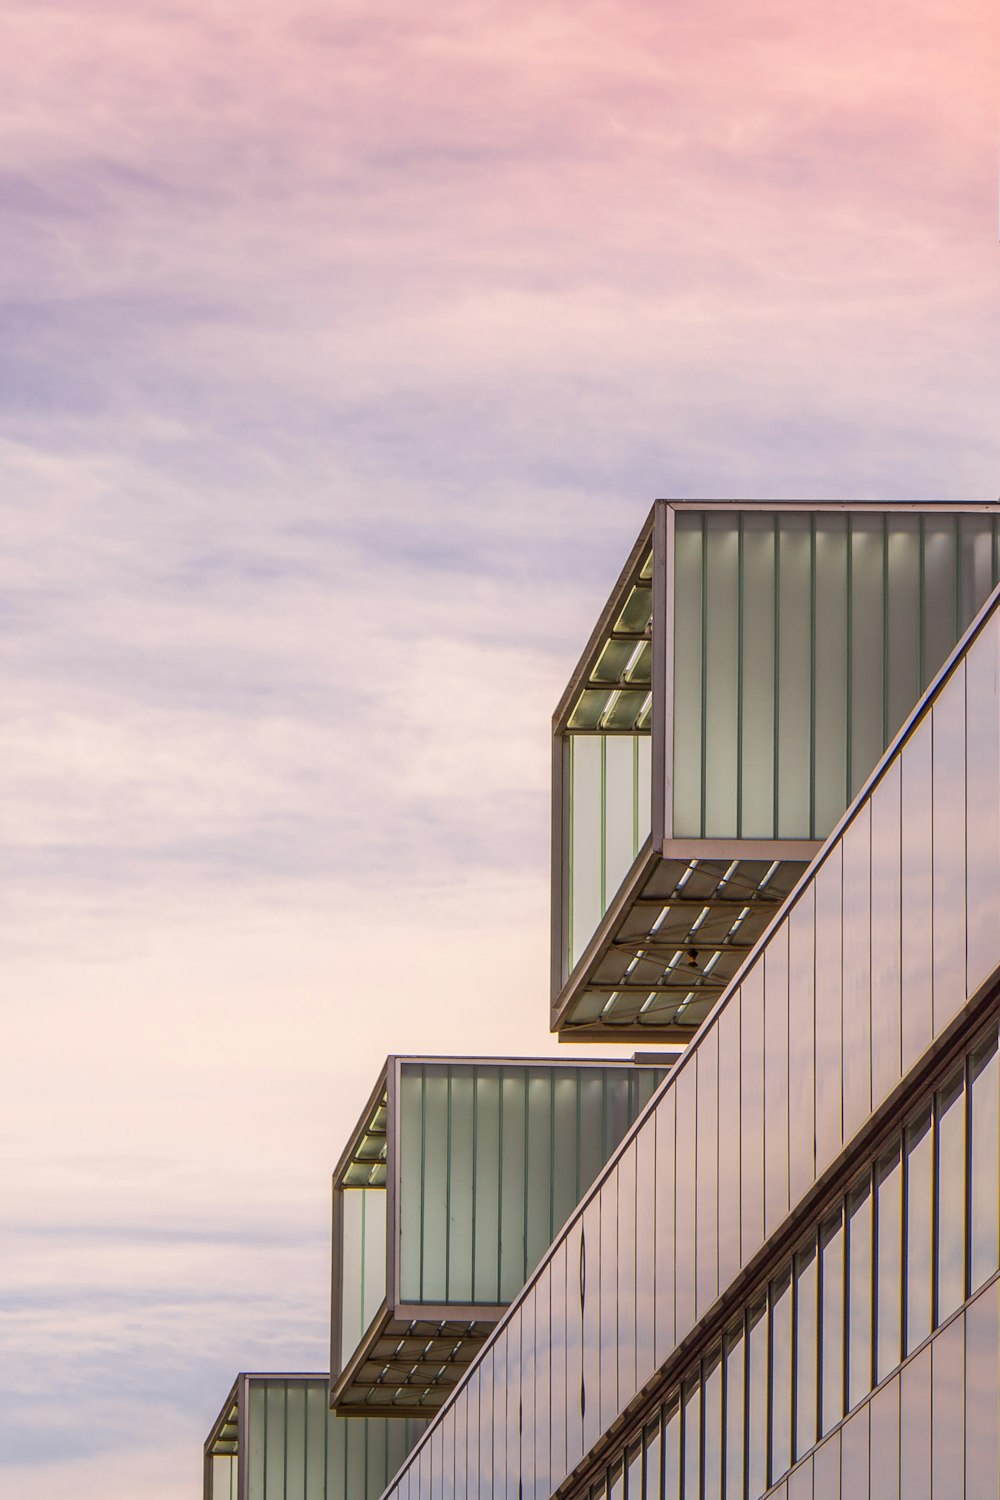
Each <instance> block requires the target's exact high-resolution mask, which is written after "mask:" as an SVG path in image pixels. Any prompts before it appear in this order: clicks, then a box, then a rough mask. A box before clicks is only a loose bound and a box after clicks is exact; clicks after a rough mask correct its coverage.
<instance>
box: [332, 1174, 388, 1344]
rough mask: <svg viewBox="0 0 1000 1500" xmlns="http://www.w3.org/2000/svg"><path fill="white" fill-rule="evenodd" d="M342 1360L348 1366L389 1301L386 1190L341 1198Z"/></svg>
mask: <svg viewBox="0 0 1000 1500" xmlns="http://www.w3.org/2000/svg"><path fill="white" fill-rule="evenodd" d="M341 1223H342V1226H343V1227H342V1241H341V1244H342V1247H343V1248H342V1252H341V1253H342V1261H341V1264H342V1288H343V1290H342V1302H341V1307H342V1314H341V1345H340V1348H341V1360H342V1362H343V1363H344V1364H346V1363H347V1361H348V1359H350V1357H351V1355H352V1354H353V1353H354V1350H355V1349H356V1348H357V1346H358V1344H359V1343H360V1342H361V1338H362V1336H363V1335H364V1333H365V1330H366V1329H367V1328H368V1326H369V1324H370V1323H371V1321H372V1318H374V1316H375V1314H376V1312H377V1311H378V1309H379V1306H380V1305H381V1303H382V1302H383V1300H384V1298H385V1189H384V1188H347V1189H345V1190H344V1192H343V1194H342V1196H341Z"/></svg>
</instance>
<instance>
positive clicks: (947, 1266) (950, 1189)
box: [935, 1072, 965, 1322]
mask: <svg viewBox="0 0 1000 1500" xmlns="http://www.w3.org/2000/svg"><path fill="white" fill-rule="evenodd" d="M964 1084H965V1080H964V1078H963V1075H962V1073H961V1072H958V1073H955V1074H954V1075H953V1076H952V1077H951V1078H949V1080H948V1082H947V1083H946V1084H945V1086H944V1088H942V1089H939V1090H938V1093H937V1097H936V1100H935V1111H936V1115H937V1161H936V1163H935V1166H936V1178H937V1192H936V1200H937V1202H936V1210H937V1211H936V1216H935V1217H936V1230H937V1321H938V1322H940V1321H941V1319H942V1318H946V1317H948V1315H949V1314H950V1313H953V1312H954V1311H955V1309H956V1308H957V1307H961V1305H962V1303H963V1302H964V1301H965V1087H964Z"/></svg>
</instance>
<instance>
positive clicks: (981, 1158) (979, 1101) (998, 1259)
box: [969, 1036, 1000, 1292]
mask: <svg viewBox="0 0 1000 1500" xmlns="http://www.w3.org/2000/svg"><path fill="white" fill-rule="evenodd" d="M998 1076H1000V1062H998V1057H997V1039H996V1036H992V1037H991V1038H990V1039H989V1041H988V1042H987V1043H986V1044H985V1045H984V1046H982V1047H980V1048H979V1050H978V1051H976V1052H974V1053H973V1054H972V1057H971V1058H970V1060H969V1084H970V1088H971V1091H972V1099H971V1104H970V1110H971V1116H972V1118H971V1128H972V1139H971V1143H970V1149H971V1173H970V1176H971V1194H972V1196H971V1201H970V1203H969V1218H970V1226H969V1230H970V1232H969V1241H970V1244H969V1249H970V1255H969V1260H970V1271H971V1284H970V1290H971V1291H973V1292H974V1291H976V1289H977V1288H978V1287H981V1286H982V1284H983V1282H984V1281H986V1279H987V1278H988V1277H989V1276H992V1275H993V1272H994V1271H995V1270H996V1269H997V1267H998V1265H1000V1246H998V1236H997V1227H998V1220H997V1185H998V1183H1000V1151H998V1145H1000V1139H998V1131H997V1119H998V1111H1000V1091H998V1082H997V1081H998Z"/></svg>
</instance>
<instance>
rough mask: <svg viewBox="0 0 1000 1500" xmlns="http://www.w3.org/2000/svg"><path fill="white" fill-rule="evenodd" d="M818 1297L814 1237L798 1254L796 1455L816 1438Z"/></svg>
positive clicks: (809, 1446) (796, 1274) (796, 1302)
mask: <svg viewBox="0 0 1000 1500" xmlns="http://www.w3.org/2000/svg"><path fill="white" fill-rule="evenodd" d="M818 1313H819V1297H818V1280H817V1262H816V1241H815V1237H814V1238H813V1241H812V1243H811V1244H809V1245H807V1246H806V1248H805V1249H804V1250H800V1251H799V1253H798V1255H797V1256H796V1257H795V1457H796V1458H801V1457H802V1455H803V1453H805V1452H807V1450H808V1449H810V1448H811V1447H812V1445H813V1443H815V1441H816V1395H817V1392H816V1358H817V1350H818V1349H819V1325H818V1321H817V1318H818Z"/></svg>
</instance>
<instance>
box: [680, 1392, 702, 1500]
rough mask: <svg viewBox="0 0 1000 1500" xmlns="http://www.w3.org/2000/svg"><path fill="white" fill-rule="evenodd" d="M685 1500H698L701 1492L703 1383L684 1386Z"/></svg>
mask: <svg viewBox="0 0 1000 1500" xmlns="http://www.w3.org/2000/svg"><path fill="white" fill-rule="evenodd" d="M683 1406H684V1453H683V1469H684V1488H683V1491H682V1493H683V1495H684V1500H698V1496H699V1493H700V1491H701V1382H700V1380H698V1379H694V1380H688V1381H686V1382H685V1385H684V1396H683Z"/></svg>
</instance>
